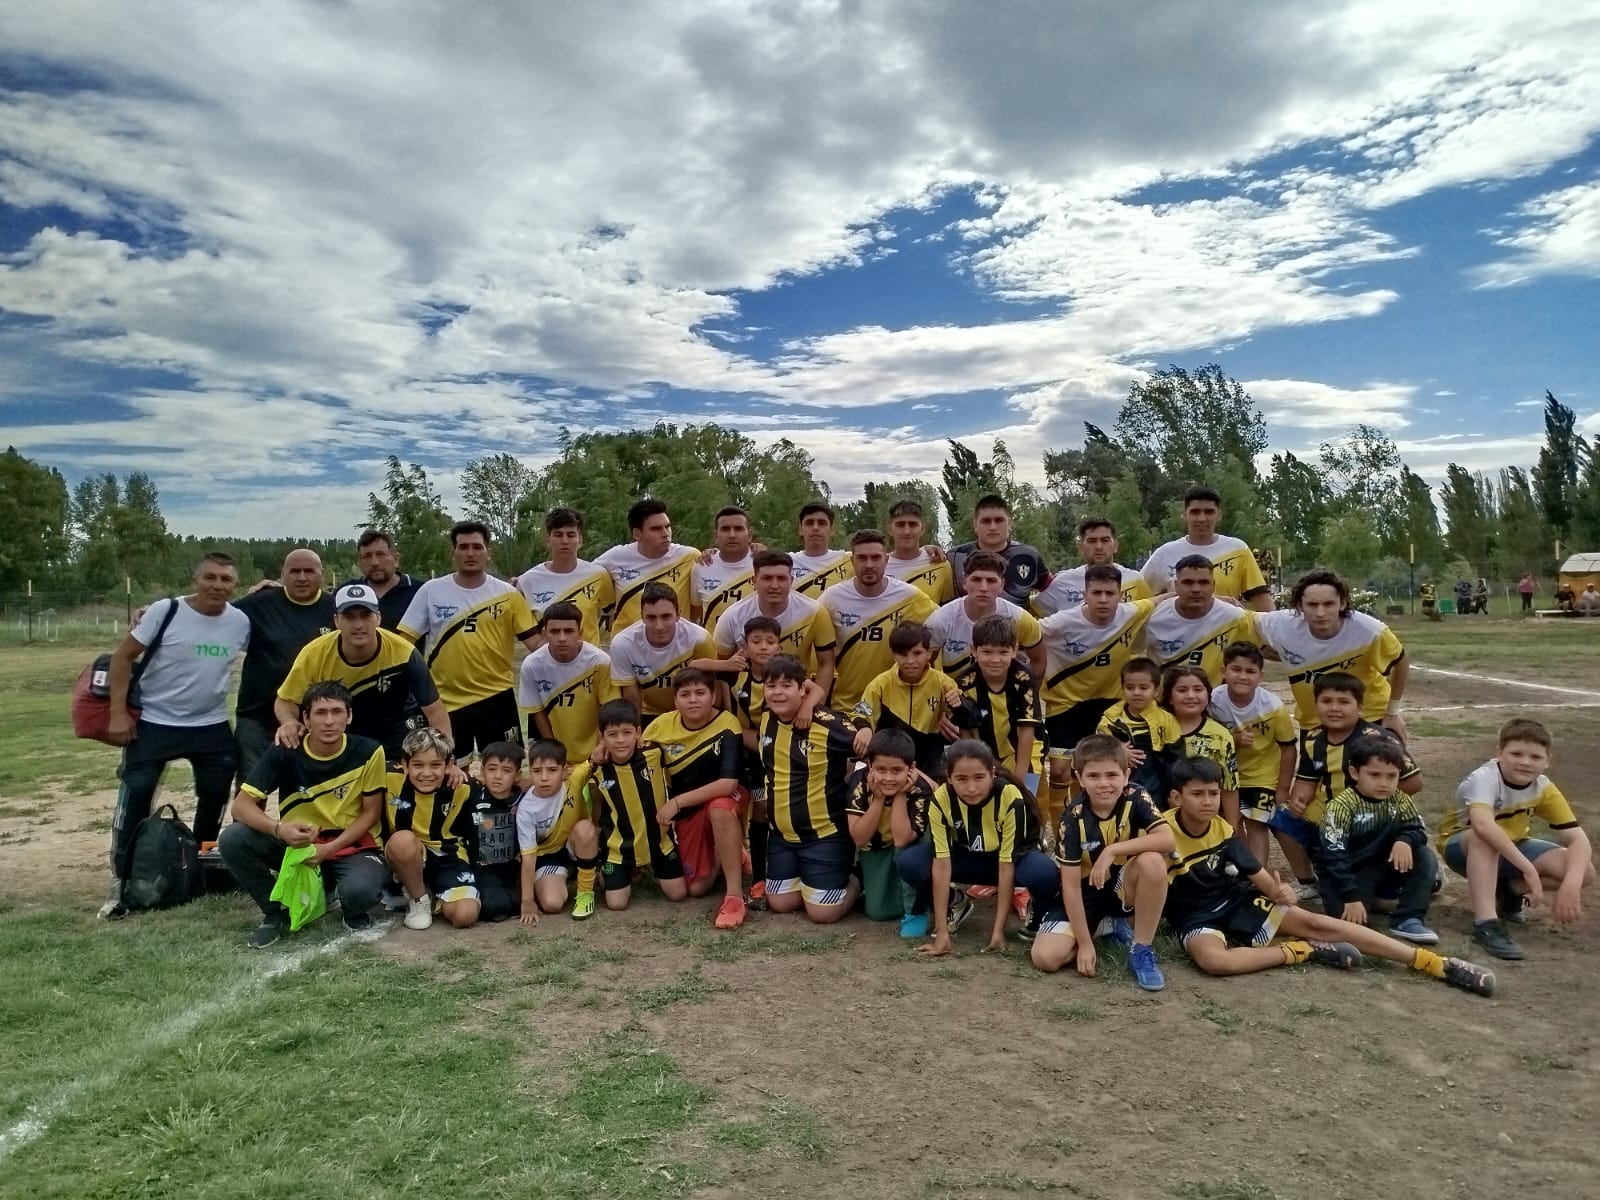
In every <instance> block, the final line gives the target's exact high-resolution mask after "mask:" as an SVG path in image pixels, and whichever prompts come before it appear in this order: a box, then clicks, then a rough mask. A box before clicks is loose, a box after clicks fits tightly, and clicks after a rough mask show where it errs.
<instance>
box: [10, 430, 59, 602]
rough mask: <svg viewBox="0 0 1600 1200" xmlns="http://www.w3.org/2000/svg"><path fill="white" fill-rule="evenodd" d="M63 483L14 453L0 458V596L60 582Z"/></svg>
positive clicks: (49, 471) (56, 473)
mask: <svg viewBox="0 0 1600 1200" xmlns="http://www.w3.org/2000/svg"><path fill="white" fill-rule="evenodd" d="M67 505H68V500H67V481H66V480H65V479H63V478H62V477H61V472H60V471H57V470H56V469H55V468H53V467H46V466H42V465H41V464H39V463H36V462H34V461H33V460H32V459H30V458H24V457H23V456H22V455H21V454H19V453H17V449H16V447H15V446H11V447H7V449H6V452H5V453H4V454H0V530H4V531H5V534H4V536H3V537H0V592H12V591H18V592H19V591H22V590H23V589H24V588H25V587H26V586H27V585H28V583H29V581H32V582H33V585H34V588H35V589H36V590H41V591H42V590H45V589H47V588H52V589H53V588H56V587H59V586H61V584H62V583H63V582H65V581H64V580H63V579H62V578H61V574H62V573H63V572H64V571H65V569H66V567H67V558H68V551H69V546H70V543H69V540H68V535H67Z"/></svg>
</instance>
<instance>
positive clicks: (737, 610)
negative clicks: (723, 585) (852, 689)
mask: <svg viewBox="0 0 1600 1200" xmlns="http://www.w3.org/2000/svg"><path fill="white" fill-rule="evenodd" d="M762 615H763V614H762V612H761V597H759V596H746V597H745V598H744V599H743V600H740V601H739V602H738V603H737V604H734V605H731V606H729V607H728V608H726V609H724V610H723V613H722V616H721V617H720V618H718V620H717V624H716V628H715V630H714V631H713V634H712V640H713V641H714V642H715V643H716V648H717V654H718V655H729V654H732V653H733V652H734V650H735V649H736V648H737V647H739V646H740V645H742V644H743V643H744V627H745V623H746V622H748V621H749V620H750V618H752V617H758V616H762ZM774 620H776V621H777V622H778V627H779V628H780V629H781V630H782V632H781V633H780V634H779V635H778V649H779V651H780V652H782V653H784V654H792V655H794V656H795V657H796V658H798V659H799V660H800V661H801V662H802V663H804V664H805V668H806V670H807V672H809V673H811V674H815V673H816V670H817V652H818V651H819V650H832V649H834V646H835V643H837V642H838V640H839V639H838V638H837V637H836V636H835V634H834V628H833V617H832V616H831V615H830V614H829V612H828V610H827V609H826V608H824V607H823V606H822V605H821V604H818V603H817V602H816V601H815V600H812V599H809V598H807V597H805V596H802V595H799V594H798V593H796V592H790V593H789V599H788V600H787V601H786V602H785V603H784V606H783V611H782V612H781V613H779V614H778V615H777V616H776V617H775V618H774Z"/></svg>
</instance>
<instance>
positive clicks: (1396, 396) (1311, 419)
mask: <svg viewBox="0 0 1600 1200" xmlns="http://www.w3.org/2000/svg"><path fill="white" fill-rule="evenodd" d="M1241 382H1242V383H1243V387H1244V389H1245V391H1247V392H1249V393H1250V395H1251V396H1252V397H1253V398H1254V399H1255V401H1256V402H1257V403H1258V404H1260V406H1261V412H1262V415H1264V416H1265V417H1266V419H1267V425H1268V427H1269V428H1271V429H1281V428H1284V427H1288V428H1290V429H1319V430H1322V429H1325V430H1344V429H1349V428H1350V427H1351V426H1352V425H1359V424H1367V425H1376V426H1378V427H1379V428H1380V429H1383V430H1385V431H1387V432H1389V433H1391V434H1393V433H1394V432H1395V431H1397V430H1400V429H1403V428H1405V427H1406V426H1407V425H1409V424H1410V421H1409V420H1408V419H1407V417H1406V410H1407V409H1408V408H1409V407H1410V404H1411V400H1412V397H1414V396H1415V395H1416V393H1417V389H1416V388H1415V387H1413V386H1411V385H1410V384H1401V383H1373V384H1369V385H1367V386H1366V387H1363V388H1336V387H1330V386H1328V385H1327V384H1325V383H1315V382H1312V381H1309V380H1304V379H1252V380H1249V381H1248V382H1244V381H1241Z"/></svg>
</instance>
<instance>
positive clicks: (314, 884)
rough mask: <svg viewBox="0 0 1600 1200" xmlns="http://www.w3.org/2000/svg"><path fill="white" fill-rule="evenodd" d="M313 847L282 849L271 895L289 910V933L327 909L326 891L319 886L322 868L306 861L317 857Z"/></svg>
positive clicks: (315, 849) (307, 923)
mask: <svg viewBox="0 0 1600 1200" xmlns="http://www.w3.org/2000/svg"><path fill="white" fill-rule="evenodd" d="M316 853H317V848H316V847H315V846H291V847H289V848H288V849H287V850H285V851H284V852H283V865H282V866H280V867H279V868H278V882H277V883H276V884H274V885H273V888H272V898H273V899H274V900H276V901H277V902H278V903H279V904H281V905H283V906H284V907H285V908H287V909H288V910H289V929H290V931H291V932H293V931H294V930H297V929H299V928H300V927H301V926H304V925H309V924H311V922H313V921H315V920H316V919H317V918H318V917H320V916H321V915H322V914H323V913H325V912H327V911H328V893H327V891H326V890H325V889H324V888H323V886H322V868H321V867H319V866H317V865H316V864H315V863H313V862H310V861H309V860H310V859H312V858H314V857H316Z"/></svg>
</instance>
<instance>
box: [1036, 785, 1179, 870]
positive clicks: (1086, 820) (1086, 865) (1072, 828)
mask: <svg viewBox="0 0 1600 1200" xmlns="http://www.w3.org/2000/svg"><path fill="white" fill-rule="evenodd" d="M1160 820H1161V810H1160V808H1158V807H1157V806H1156V802H1155V801H1154V800H1152V799H1150V793H1149V792H1147V791H1145V790H1144V789H1143V788H1142V787H1139V786H1138V785H1137V784H1131V783H1130V784H1129V785H1128V786H1127V787H1125V788H1124V789H1123V790H1122V795H1120V796H1118V797H1117V799H1116V802H1115V803H1113V804H1112V806H1111V811H1110V812H1108V813H1106V814H1105V816H1101V815H1100V814H1099V813H1097V812H1095V810H1094V805H1092V804H1090V803H1089V797H1088V796H1086V795H1085V794H1084V793H1082V792H1079V793H1078V794H1077V796H1075V797H1074V798H1073V799H1072V800H1071V801H1069V802H1068V804H1067V807H1066V808H1065V809H1063V810H1062V813H1061V823H1060V825H1059V827H1058V830H1057V836H1056V855H1055V857H1056V862H1058V863H1060V864H1061V865H1062V866H1063V867H1067V868H1068V869H1071V868H1073V867H1077V868H1078V870H1079V872H1080V873H1081V874H1082V875H1083V876H1084V878H1088V876H1089V872H1090V871H1092V870H1094V864H1095V862H1096V861H1097V860H1098V859H1099V857H1100V851H1101V850H1103V849H1105V848H1106V847H1107V846H1111V845H1115V844H1116V843H1117V842H1126V841H1129V840H1130V839H1132V838H1136V837H1139V836H1140V835H1141V834H1143V833H1145V832H1147V831H1148V830H1149V829H1151V828H1152V827H1153V826H1154V825H1156V824H1157V823H1158V822H1160ZM1123 862H1124V860H1122V859H1114V860H1113V867H1114V869H1117V870H1120V869H1121V868H1122V866H1123Z"/></svg>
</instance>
